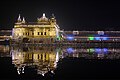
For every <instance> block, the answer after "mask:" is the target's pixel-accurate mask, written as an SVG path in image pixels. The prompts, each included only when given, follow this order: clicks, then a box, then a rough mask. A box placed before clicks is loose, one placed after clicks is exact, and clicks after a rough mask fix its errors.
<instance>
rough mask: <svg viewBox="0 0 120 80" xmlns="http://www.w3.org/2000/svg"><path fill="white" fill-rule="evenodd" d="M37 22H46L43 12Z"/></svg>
mask: <svg viewBox="0 0 120 80" xmlns="http://www.w3.org/2000/svg"><path fill="white" fill-rule="evenodd" d="M38 21H39V22H48V21H49V20H48V18H46V16H45V13H43V16H42V17H41V18H38Z"/></svg>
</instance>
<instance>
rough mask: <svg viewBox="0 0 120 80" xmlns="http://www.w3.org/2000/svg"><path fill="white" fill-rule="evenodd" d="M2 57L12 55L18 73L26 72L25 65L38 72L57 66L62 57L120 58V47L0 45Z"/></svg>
mask: <svg viewBox="0 0 120 80" xmlns="http://www.w3.org/2000/svg"><path fill="white" fill-rule="evenodd" d="M0 53H1V54H0V56H1V57H8V56H9V57H11V58H12V63H13V64H14V65H15V67H17V72H18V74H21V73H25V67H33V68H35V69H36V71H37V74H42V75H43V76H44V74H45V73H47V72H48V71H51V73H54V70H55V69H56V68H57V63H58V61H59V60H60V59H63V58H66V57H72V58H85V59H120V49H119V48H107V47H106V48H77V47H41V46H29V47H23V46H21V47H16V46H11V47H9V46H3V45H1V46H0Z"/></svg>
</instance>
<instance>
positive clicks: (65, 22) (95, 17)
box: [0, 0, 120, 30]
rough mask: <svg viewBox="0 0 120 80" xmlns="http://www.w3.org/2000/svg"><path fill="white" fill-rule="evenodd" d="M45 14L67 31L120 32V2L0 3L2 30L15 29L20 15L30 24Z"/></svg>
mask: <svg viewBox="0 0 120 80" xmlns="http://www.w3.org/2000/svg"><path fill="white" fill-rule="evenodd" d="M42 13H46V16H47V17H50V16H51V14H52V13H54V15H55V16H56V19H57V22H58V25H59V26H60V28H61V29H64V30H120V2H119V1H115V0H113V1H108V0H107V1H105V0H103V1H102V0H83V1H81V0H80V1H79V0H54V1H53V0H3V1H2V0H1V1H0V29H12V28H13V26H14V23H15V21H16V19H17V17H18V15H19V14H21V16H24V17H25V18H26V20H27V21H28V22H35V21H36V20H37V17H41V16H42Z"/></svg>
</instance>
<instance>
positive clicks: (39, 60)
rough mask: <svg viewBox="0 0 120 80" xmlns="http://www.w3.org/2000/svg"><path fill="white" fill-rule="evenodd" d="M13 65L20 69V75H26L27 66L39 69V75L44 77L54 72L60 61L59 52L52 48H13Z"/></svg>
mask: <svg viewBox="0 0 120 80" xmlns="http://www.w3.org/2000/svg"><path fill="white" fill-rule="evenodd" d="M11 53H12V60H13V64H15V65H16V67H17V69H18V74H20V73H24V68H25V66H31V67H36V68H37V73H38V74H42V75H44V74H45V73H47V72H48V71H51V72H53V71H54V69H55V68H56V64H57V62H58V59H59V54H58V50H55V49H54V48H52V47H50V48H48V47H33V46H32V47H24V48H22V49H21V48H17V47H12V50H11Z"/></svg>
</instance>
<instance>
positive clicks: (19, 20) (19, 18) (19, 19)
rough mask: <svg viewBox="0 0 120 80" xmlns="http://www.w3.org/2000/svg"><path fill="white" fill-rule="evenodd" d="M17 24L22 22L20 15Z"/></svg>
mask: <svg viewBox="0 0 120 80" xmlns="http://www.w3.org/2000/svg"><path fill="white" fill-rule="evenodd" d="M17 22H21V16H20V14H19V17H18V20H17Z"/></svg>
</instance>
